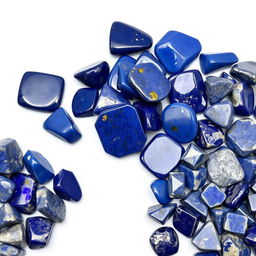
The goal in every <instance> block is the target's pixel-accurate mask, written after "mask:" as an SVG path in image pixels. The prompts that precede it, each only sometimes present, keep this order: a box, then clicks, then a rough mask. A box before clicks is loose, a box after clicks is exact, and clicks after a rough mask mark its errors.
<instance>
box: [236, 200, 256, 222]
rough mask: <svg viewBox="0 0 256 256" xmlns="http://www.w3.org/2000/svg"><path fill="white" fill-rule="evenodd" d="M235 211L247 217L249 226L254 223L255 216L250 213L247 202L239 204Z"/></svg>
mask: <svg viewBox="0 0 256 256" xmlns="http://www.w3.org/2000/svg"><path fill="white" fill-rule="evenodd" d="M236 213H237V214H241V215H243V216H246V217H247V218H248V226H251V225H253V224H254V223H255V217H254V215H253V214H251V213H250V210H249V208H248V205H247V203H243V204H241V205H240V206H239V207H238V208H237V210H236Z"/></svg>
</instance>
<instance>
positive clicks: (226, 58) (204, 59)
mask: <svg viewBox="0 0 256 256" xmlns="http://www.w3.org/2000/svg"><path fill="white" fill-rule="evenodd" d="M236 62H238V58H237V56H236V55H235V54H234V53H233V52H223V53H212V54H205V53H202V54H201V55H200V66H201V70H202V71H203V73H204V74H208V73H210V72H212V71H214V70H216V69H220V68H223V67H226V66H230V65H232V64H235V63H236Z"/></svg>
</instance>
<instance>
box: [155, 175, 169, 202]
mask: <svg viewBox="0 0 256 256" xmlns="http://www.w3.org/2000/svg"><path fill="white" fill-rule="evenodd" d="M151 190H152V192H153V193H154V195H155V197H156V200H157V201H158V203H159V204H162V205H166V204H168V203H170V202H171V201H172V199H171V198H170V197H169V190H168V181H167V180H161V179H159V180H155V181H154V182H153V183H152V184H151Z"/></svg>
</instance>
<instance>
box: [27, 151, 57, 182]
mask: <svg viewBox="0 0 256 256" xmlns="http://www.w3.org/2000/svg"><path fill="white" fill-rule="evenodd" d="M23 160H24V164H25V167H26V169H27V171H28V172H29V173H30V174H31V175H32V176H33V177H34V178H35V179H36V180H37V181H38V182H39V183H40V184H44V183H46V182H48V181H50V180H52V179H53V177H54V170H53V168H52V166H51V164H50V163H49V162H48V160H47V159H46V158H44V156H42V155H41V154H40V153H38V152H36V151H31V150H28V151H27V153H26V154H25V156H24V158H23Z"/></svg>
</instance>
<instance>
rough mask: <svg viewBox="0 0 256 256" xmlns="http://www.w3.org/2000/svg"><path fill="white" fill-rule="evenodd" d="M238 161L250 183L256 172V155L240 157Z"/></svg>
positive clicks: (245, 178) (246, 180) (245, 179)
mask: <svg viewBox="0 0 256 256" xmlns="http://www.w3.org/2000/svg"><path fill="white" fill-rule="evenodd" d="M238 161H239V163H240V165H241V166H242V168H243V170H244V181H245V182H247V183H250V182H251V181H252V179H253V177H254V175H255V173H256V157H255V156H248V157H245V158H244V157H238Z"/></svg>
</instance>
